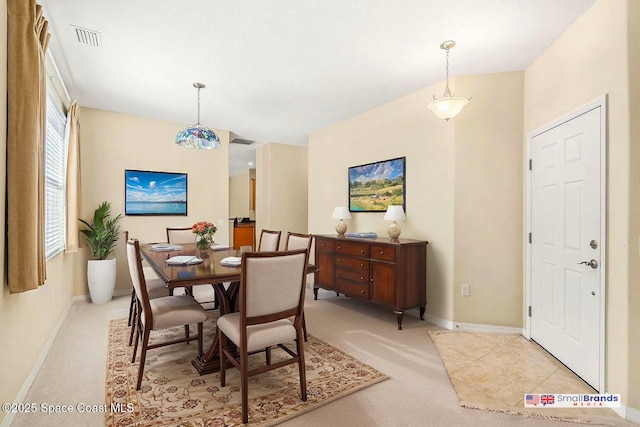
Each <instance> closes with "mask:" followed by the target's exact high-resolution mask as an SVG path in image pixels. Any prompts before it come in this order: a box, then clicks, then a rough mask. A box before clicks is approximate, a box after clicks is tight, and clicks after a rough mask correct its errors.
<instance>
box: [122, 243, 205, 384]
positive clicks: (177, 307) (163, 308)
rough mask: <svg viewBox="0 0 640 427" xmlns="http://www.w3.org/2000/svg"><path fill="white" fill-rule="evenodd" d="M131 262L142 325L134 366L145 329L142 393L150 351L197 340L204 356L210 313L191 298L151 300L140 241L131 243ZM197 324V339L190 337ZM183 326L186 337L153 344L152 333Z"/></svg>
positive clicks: (129, 259)
mask: <svg viewBox="0 0 640 427" xmlns="http://www.w3.org/2000/svg"><path fill="white" fill-rule="evenodd" d="M127 260H128V262H129V274H130V275H131V281H132V282H133V286H134V288H135V290H136V295H137V299H138V308H139V311H138V318H139V320H140V321H139V322H134V323H133V324H134V326H135V328H136V339H135V345H134V347H133V356H132V357H131V363H133V362H135V360H136V353H137V351H138V341H139V338H140V335H141V333H140V332H141V329H143V331H142V348H141V351H140V367H139V368H138V382H137V385H136V390H140V385H141V384H142V375H143V373H144V365H145V361H146V357H147V350H151V349H154V348H157V347H164V346H167V345H171V344H178V343H182V342H185V343H187V344H188V343H189V341H190V340H192V339H197V340H198V356H201V355H202V329H203V328H202V324H203V322H204V321H205V320H206V319H207V313H206V312H205V310H204V308H202V306H201V305H200V304H198V302H197V301H196V300H195V299H193V297H192V296H190V295H170V296H166V297H160V298H153V299H150V298H149V293H148V291H147V287H146V286H145V280H144V274H143V271H142V260H141V258H140V244H139V243H138V241H137V240H136V239H129V240H127ZM193 323H196V324H197V325H198V335H197V336H195V337H192V336H190V334H189V325H190V324H193ZM182 325H184V327H185V331H186V336H185V337H184V338H181V339H175V340H171V341H164V342H158V343H154V344H152V345H149V337H150V334H151V331H154V330H158V329H166V328H171V327H174V326H182Z"/></svg>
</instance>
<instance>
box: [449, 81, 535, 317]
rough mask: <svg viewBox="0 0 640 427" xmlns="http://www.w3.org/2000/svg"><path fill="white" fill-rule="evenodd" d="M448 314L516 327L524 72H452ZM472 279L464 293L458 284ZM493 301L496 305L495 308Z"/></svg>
mask: <svg viewBox="0 0 640 427" xmlns="http://www.w3.org/2000/svg"><path fill="white" fill-rule="evenodd" d="M456 85H457V88H456V90H457V92H458V93H459V94H467V93H471V94H473V99H472V101H471V103H470V104H469V106H468V107H467V108H466V109H465V110H464V111H463V112H462V113H461V114H460V116H458V117H456V118H455V119H454V120H452V124H453V125H455V130H456V134H455V158H454V170H455V188H454V198H455V203H454V205H455V214H454V217H455V233H454V273H453V284H454V287H453V296H454V317H453V318H454V319H455V321H456V322H462V323H480V324H489V325H499V326H512V327H521V326H522V322H521V319H522V313H523V304H522V300H523V287H522V271H523V263H522V247H523V244H524V243H523V236H524V229H523V225H522V192H523V164H522V156H523V154H522V153H523V145H524V144H523V140H522V117H523V111H522V108H523V91H524V73H523V72H521V71H518V72H511V73H499V74H488V75H482V76H464V77H458V78H456ZM462 284H468V285H470V291H471V292H470V296H468V297H463V296H462V293H461V285H462ZM496 307H500V309H499V310H496Z"/></svg>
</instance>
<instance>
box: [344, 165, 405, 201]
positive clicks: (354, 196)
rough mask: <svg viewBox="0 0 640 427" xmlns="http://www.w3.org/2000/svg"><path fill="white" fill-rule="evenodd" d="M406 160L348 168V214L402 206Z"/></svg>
mask: <svg viewBox="0 0 640 427" xmlns="http://www.w3.org/2000/svg"><path fill="white" fill-rule="evenodd" d="M405 160H406V158H405V157H398V158H396V159H390V160H383V161H380V162H374V163H367V164H364V165H359V166H351V167H350V168H349V211H350V212H385V211H386V210H387V207H388V206H389V205H401V206H402V209H403V210H404V211H405V212H406V211H407V207H406V206H405V194H406V189H405V184H406V183H405Z"/></svg>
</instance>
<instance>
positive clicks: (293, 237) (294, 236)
mask: <svg viewBox="0 0 640 427" xmlns="http://www.w3.org/2000/svg"><path fill="white" fill-rule="evenodd" d="M312 243H313V234H302V233H292V232H291V231H289V232H287V239H286V240H285V242H284V250H285V251H290V250H293V249H306V250H307V259H309V255H310V253H311V244H312ZM305 284H306V280H305ZM302 332H303V333H304V340H305V341H307V338H308V336H307V321H306V320H305V317H304V314H303V315H302Z"/></svg>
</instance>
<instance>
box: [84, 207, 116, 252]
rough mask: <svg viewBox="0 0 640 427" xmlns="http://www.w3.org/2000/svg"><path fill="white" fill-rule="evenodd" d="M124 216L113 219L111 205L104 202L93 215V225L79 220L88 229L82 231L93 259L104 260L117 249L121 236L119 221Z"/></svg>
mask: <svg viewBox="0 0 640 427" xmlns="http://www.w3.org/2000/svg"><path fill="white" fill-rule="evenodd" d="M120 217H122V215H117V216H115V217H111V203H109V202H102V203H101V204H100V205H99V206H98V208H97V209H96V210H95V212H94V213H93V220H92V221H91V223H89V222H87V221H85V220H83V219H79V220H80V222H82V223H83V224H84V225H86V226H87V228H86V229H84V230H80V231H81V232H82V234H84V235H85V236H86V238H87V240H88V241H89V245H90V246H91V252H92V253H93V259H96V260H104V259H107V257H108V256H109V254H110V253H111V252H112V251H113V249H114V248H115V247H116V242H117V241H118V235H119V234H120V226H119V225H118V220H119V219H120Z"/></svg>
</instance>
